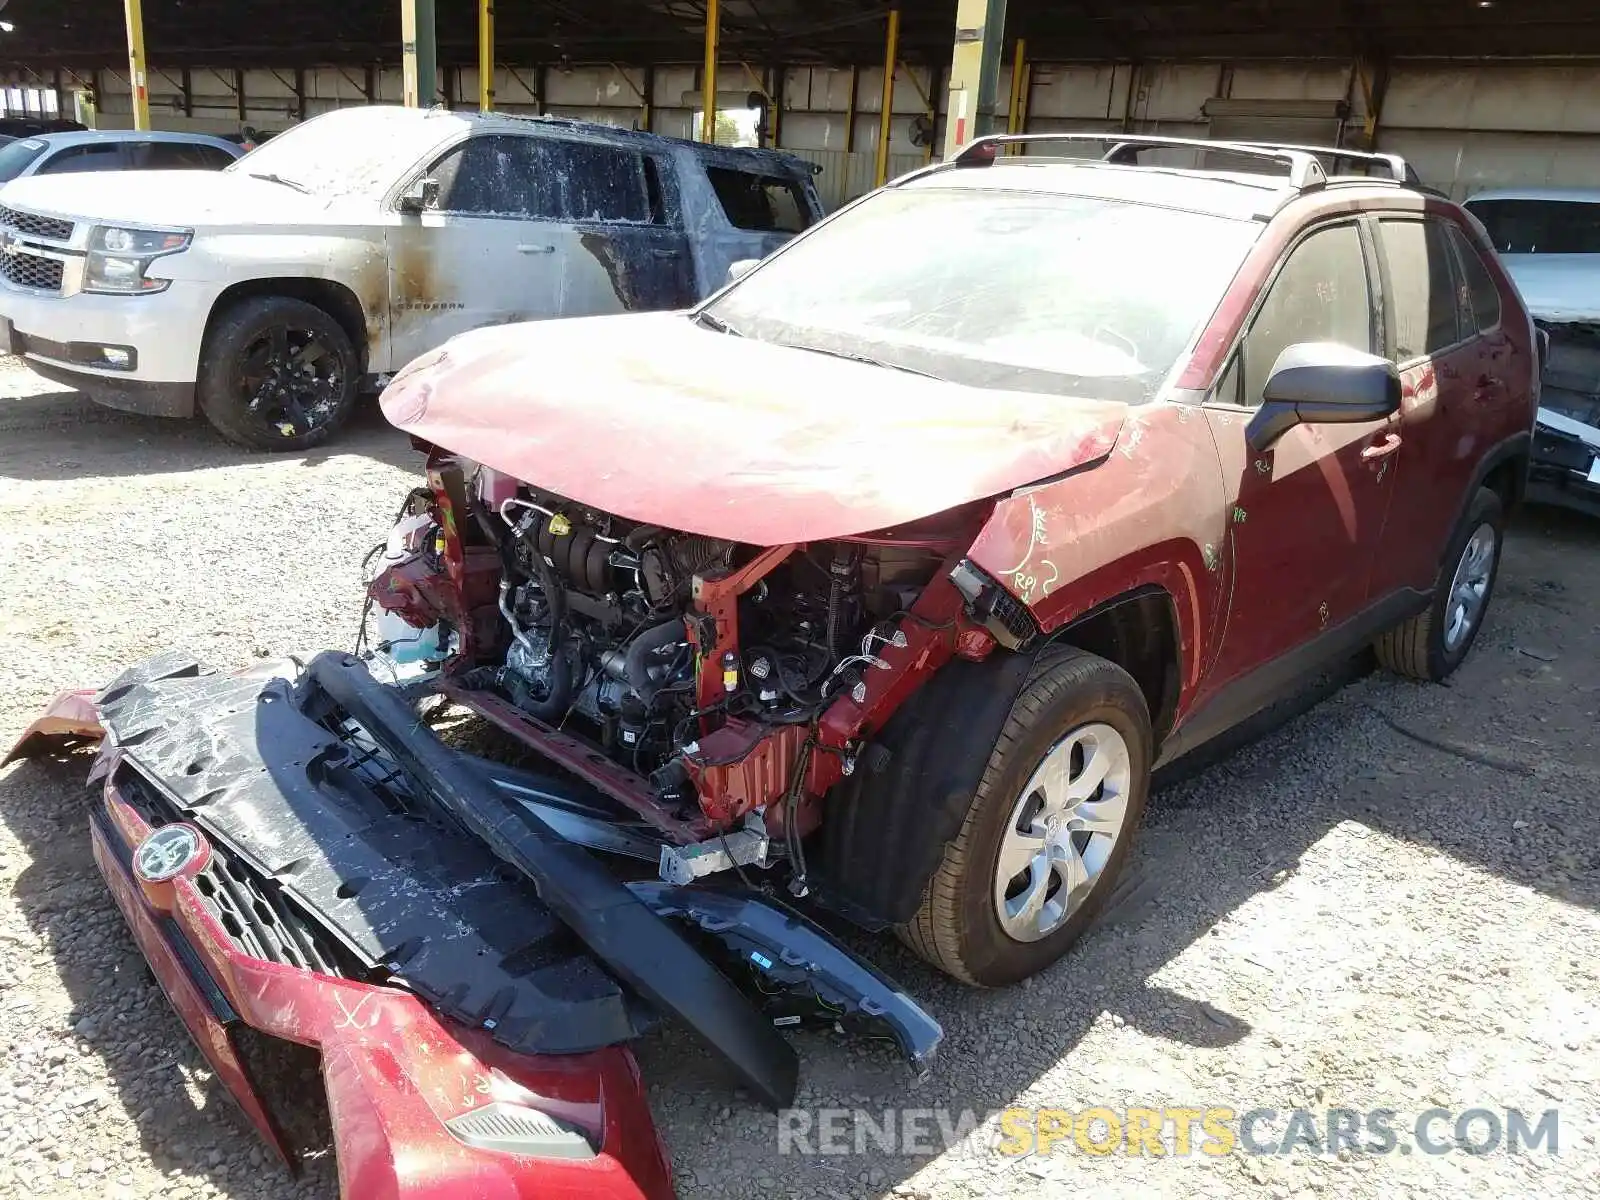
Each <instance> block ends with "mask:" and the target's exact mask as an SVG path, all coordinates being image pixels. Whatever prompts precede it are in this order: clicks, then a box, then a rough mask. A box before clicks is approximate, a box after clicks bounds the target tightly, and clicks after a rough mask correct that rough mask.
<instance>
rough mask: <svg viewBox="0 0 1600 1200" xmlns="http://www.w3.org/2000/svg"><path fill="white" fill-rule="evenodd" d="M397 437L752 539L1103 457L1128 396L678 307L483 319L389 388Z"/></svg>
mask: <svg viewBox="0 0 1600 1200" xmlns="http://www.w3.org/2000/svg"><path fill="white" fill-rule="evenodd" d="M383 410H384V413H385V415H386V416H388V418H389V420H390V421H392V422H393V423H394V424H395V425H397V426H399V428H401V429H403V430H405V431H406V432H408V433H411V434H414V435H415V436H417V437H419V438H422V439H424V440H425V441H428V442H431V443H432V444H434V445H436V446H440V447H442V448H444V449H446V450H450V451H453V452H455V453H457V454H460V455H462V456H464V457H466V458H469V459H471V460H473V461H475V462H479V463H482V464H484V465H485V466H488V467H492V468H494V469H495V470H497V471H501V472H504V473H505V474H508V475H513V476H515V477H516V478H518V479H521V480H523V481H524V482H527V483H532V484H536V485H537V486H539V487H541V488H546V489H548V490H549V491H552V492H555V493H557V494H559V495H562V496H565V497H567V498H568V499H571V500H573V501H576V502H578V503H580V504H583V505H586V506H588V507H591V508H595V509H599V510H601V511H604V512H609V513H613V514H615V515H617V516H621V517H626V518H629V519H631V520H635V521H643V522H648V523H650V524H656V525H663V526H666V527H668V528H671V529H680V530H684V531H686V532H691V533H699V534H704V535H706V536H709V537H716V538H725V539H728V540H730V541H737V542H744V543H747V544H753V545H763V546H770V545H779V544H784V543H789V542H806V541H816V540H823V539H828V538H834V537H844V536H848V535H850V534H857V533H865V532H868V531H871V530H877V529H886V528H889V527H891V526H894V525H900V524H903V523H905V522H908V521H912V520H916V519H918V518H921V517H928V516H932V515H934V514H936V513H940V512H944V511H945V510H947V509H951V508H955V507H957V506H958V505H961V504H964V503H967V502H969V501H973V500H981V499H983V498H985V497H988V496H993V495H997V494H999V493H1003V492H1007V491H1010V490H1011V489H1013V488H1017V487H1021V486H1023V485H1025V484H1029V483H1033V482H1035V481H1037V480H1039V479H1043V478H1046V477H1048V476H1051V475H1056V474H1059V473H1061V472H1063V471H1069V470H1071V469H1073V468H1074V467H1079V466H1082V465H1084V464H1085V463H1088V462H1092V461H1094V460H1095V459H1097V458H1102V457H1104V456H1105V455H1107V454H1109V453H1110V451H1111V449H1112V447H1113V445H1114V444H1115V443H1116V438H1117V434H1118V432H1119V431H1120V430H1121V428H1122V424H1123V421H1124V419H1125V417H1126V412H1127V409H1126V406H1125V405H1122V404H1115V403H1108V402H1102V401H1089V400H1077V399H1072V398H1068V397H1061V396H1045V395H1035V394H1028V393H1021V392H1005V391H994V390H988V389H979V388H969V387H963V386H959V385H956V384H950V383H943V382H940V381H937V380H932V379H927V378H924V377H922V376H919V375H913V374H910V373H907V372H904V371H898V370H893V369H890V368H885V367H877V366H872V365H870V364H865V363H858V362H853V361H850V360H847V359H840V358H835V357H832V356H830V355H826V354H820V353H815V352H812V351H807V350H795V349H791V348H788V347H783V346H776V345H772V344H770V343H766V342H758V341H753V340H750V339H746V338H739V337H733V336H730V335H728V334H722V333H716V332H713V331H711V330H709V329H705V328H702V327H701V326H698V325H696V324H694V323H693V322H692V321H691V320H689V319H688V318H687V317H686V316H685V315H683V314H680V313H651V314H643V315H631V316H619V317H594V318H585V319H579V320H569V321H545V322H537V323H531V324H523V325H504V326H498V327H495V328H490V329H480V330H477V331H475V332H472V333H467V334H463V335H461V336H460V337H457V338H455V339H454V340H452V341H450V342H448V343H446V345H445V346H443V347H442V348H440V349H439V350H436V351H433V352H431V353H429V354H425V355H423V356H422V357H421V358H419V359H417V360H416V361H415V362H413V363H411V364H410V365H409V366H408V367H406V369H405V370H404V371H402V372H400V374H399V375H397V376H396V377H395V379H394V381H393V382H392V383H390V385H389V387H388V389H387V390H386V391H385V392H384V394H383Z"/></svg>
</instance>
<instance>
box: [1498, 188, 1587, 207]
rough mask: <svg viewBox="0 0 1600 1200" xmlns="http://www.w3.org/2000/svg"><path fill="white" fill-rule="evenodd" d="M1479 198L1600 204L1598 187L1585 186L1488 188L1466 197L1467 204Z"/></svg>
mask: <svg viewBox="0 0 1600 1200" xmlns="http://www.w3.org/2000/svg"><path fill="white" fill-rule="evenodd" d="M1479 200H1555V201H1566V202H1568V203H1577V204H1600V188H1585V187H1509V188H1488V189H1486V190H1484V191H1481V192H1474V193H1473V194H1472V195H1471V196H1469V197H1467V199H1466V203H1467V204H1469V205H1470V204H1474V203H1476V202H1477V201H1479Z"/></svg>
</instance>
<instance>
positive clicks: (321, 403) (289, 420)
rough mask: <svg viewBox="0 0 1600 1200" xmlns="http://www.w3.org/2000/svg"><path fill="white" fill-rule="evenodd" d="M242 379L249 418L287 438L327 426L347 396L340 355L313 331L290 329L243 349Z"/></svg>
mask: <svg viewBox="0 0 1600 1200" xmlns="http://www.w3.org/2000/svg"><path fill="white" fill-rule="evenodd" d="M238 378H239V388H240V392H241V394H242V395H243V397H244V400H245V404H246V407H247V408H248V409H249V411H250V414H251V415H252V416H254V417H255V418H256V419H257V420H258V421H261V422H262V423H263V424H265V425H266V426H267V427H268V428H269V429H272V430H273V431H275V432H276V433H277V434H278V435H279V436H281V437H285V438H290V437H298V436H300V435H301V434H306V433H310V432H311V431H312V430H314V429H318V428H320V427H321V426H323V425H325V424H327V423H328V421H329V419H330V418H332V417H333V415H334V412H335V410H336V409H337V408H338V406H339V399H340V397H341V396H342V395H343V393H344V373H343V370H342V367H341V364H340V362H339V356H338V355H337V354H336V353H334V352H333V351H332V350H330V349H329V348H328V347H327V346H325V345H323V343H322V342H321V340H320V339H319V338H318V337H317V334H316V333H315V331H313V330H309V329H296V328H293V327H292V326H287V325H277V326H274V327H273V328H271V329H268V330H266V331H264V332H263V333H261V334H260V336H258V337H257V338H256V339H255V340H254V341H253V342H251V343H250V344H249V345H248V346H246V347H245V351H244V355H243V357H242V359H241V362H240V369H239V376H238Z"/></svg>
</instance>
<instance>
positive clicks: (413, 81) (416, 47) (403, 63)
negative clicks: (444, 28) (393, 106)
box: [400, 0, 438, 108]
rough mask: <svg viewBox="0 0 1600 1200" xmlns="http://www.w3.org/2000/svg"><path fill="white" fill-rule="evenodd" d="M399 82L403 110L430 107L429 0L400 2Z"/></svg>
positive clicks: (433, 48) (433, 53) (433, 73)
mask: <svg viewBox="0 0 1600 1200" xmlns="http://www.w3.org/2000/svg"><path fill="white" fill-rule="evenodd" d="M400 78H401V87H402V89H403V91H404V96H405V101H404V103H405V106H406V107H407V108H432V107H433V104H434V101H435V100H437V99H438V43H437V41H436V39H435V34H434V27H433V0H400Z"/></svg>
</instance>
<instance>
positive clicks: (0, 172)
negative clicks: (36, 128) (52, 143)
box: [0, 138, 49, 183]
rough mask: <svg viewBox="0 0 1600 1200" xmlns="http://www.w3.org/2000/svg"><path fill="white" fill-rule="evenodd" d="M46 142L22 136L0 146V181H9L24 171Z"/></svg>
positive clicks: (43, 149) (42, 150)
mask: <svg viewBox="0 0 1600 1200" xmlns="http://www.w3.org/2000/svg"><path fill="white" fill-rule="evenodd" d="M48 144H49V143H47V142H42V141H40V140H39V139H38V138H22V139H20V140H18V141H15V142H9V143H7V144H6V145H4V146H0V183H9V182H11V180H13V179H15V178H16V177H17V176H18V175H21V174H22V173H23V172H24V171H26V170H27V169H28V164H29V163H31V162H32V161H33V160H34V159H36V158H38V157H39V155H41V154H43V153H44V152H45V147H46V146H47V145H48Z"/></svg>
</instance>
